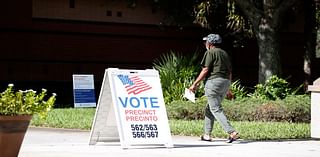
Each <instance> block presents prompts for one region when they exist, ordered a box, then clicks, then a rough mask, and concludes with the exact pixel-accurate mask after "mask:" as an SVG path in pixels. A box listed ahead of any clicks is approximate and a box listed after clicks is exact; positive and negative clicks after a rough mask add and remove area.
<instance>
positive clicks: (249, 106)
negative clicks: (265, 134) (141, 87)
mask: <svg viewBox="0 0 320 157" xmlns="http://www.w3.org/2000/svg"><path fill="white" fill-rule="evenodd" d="M310 103H311V100H310V96H309V95H289V96H287V97H286V98H284V99H282V100H281V99H277V100H265V99H259V98H254V97H245V98H241V99H235V100H224V101H223V102H222V106H223V108H224V112H225V114H226V116H227V117H228V118H229V119H230V120H231V121H276V122H309V121H310V106H311V104H310ZM206 104H207V101H206V98H205V97H203V98H201V99H198V100H197V101H196V103H191V102H190V101H173V102H171V103H170V104H168V105H167V112H168V117H169V118H170V119H183V120H197V119H203V118H204V117H203V116H204V108H205V106H206Z"/></svg>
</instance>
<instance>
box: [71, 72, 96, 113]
mask: <svg viewBox="0 0 320 157" xmlns="http://www.w3.org/2000/svg"><path fill="white" fill-rule="evenodd" d="M73 96H74V107H96V98H95V90H94V81H93V75H73Z"/></svg>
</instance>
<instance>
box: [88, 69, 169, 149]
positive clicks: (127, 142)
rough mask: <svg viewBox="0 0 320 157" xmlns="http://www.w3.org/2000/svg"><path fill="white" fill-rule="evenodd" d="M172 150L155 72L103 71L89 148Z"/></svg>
mask: <svg viewBox="0 0 320 157" xmlns="http://www.w3.org/2000/svg"><path fill="white" fill-rule="evenodd" d="M119 140H120V144H121V146H122V148H129V147H131V146H151V145H164V146H166V147H173V145H172V139H171V134H170V128H169V123H168V117H167V112H166V108H165V104H164V99H163V94H162V88H161V84H160V78H159V73H158V71H156V70H154V69H147V70H124V69H117V68H108V69H106V71H105V74H104V79H103V83H102V86H101V91H100V95H99V100H98V104H97V108H96V113H95V117H94V121H93V124H92V128H91V133H90V141H89V144H90V145H93V144H96V143H97V142H115V141H118V142H119Z"/></svg>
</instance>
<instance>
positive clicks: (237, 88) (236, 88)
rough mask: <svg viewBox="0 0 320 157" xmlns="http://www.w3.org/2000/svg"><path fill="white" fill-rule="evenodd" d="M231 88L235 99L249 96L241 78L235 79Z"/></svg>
mask: <svg viewBox="0 0 320 157" xmlns="http://www.w3.org/2000/svg"><path fill="white" fill-rule="evenodd" d="M230 90H231V92H232V94H233V96H234V98H235V99H239V98H244V97H247V96H248V92H247V91H246V88H245V87H244V86H242V85H241V82H240V80H236V81H233V82H232V83H231V86H230Z"/></svg>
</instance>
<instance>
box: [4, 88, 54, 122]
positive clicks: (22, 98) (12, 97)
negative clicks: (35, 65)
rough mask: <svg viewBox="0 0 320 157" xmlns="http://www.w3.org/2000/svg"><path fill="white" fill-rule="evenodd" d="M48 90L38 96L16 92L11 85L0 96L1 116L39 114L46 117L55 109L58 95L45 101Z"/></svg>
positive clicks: (33, 93)
mask: <svg viewBox="0 0 320 157" xmlns="http://www.w3.org/2000/svg"><path fill="white" fill-rule="evenodd" d="M46 95H47V90H46V89H42V92H41V93H39V94H36V91H33V90H26V91H21V90H19V91H16V92H15V91H14V90H13V84H9V85H8V87H7V89H6V90H5V91H4V92H2V93H1V94H0V115H5V116H14V115H33V114H39V115H40V116H41V117H45V116H46V114H47V112H48V111H49V110H50V109H51V108H52V107H53V105H54V102H55V100H56V94H54V93H53V95H52V96H51V97H49V98H48V99H47V100H45V96H46Z"/></svg>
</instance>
